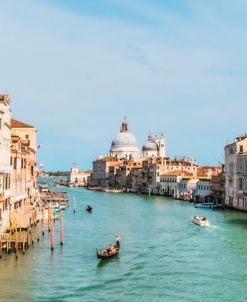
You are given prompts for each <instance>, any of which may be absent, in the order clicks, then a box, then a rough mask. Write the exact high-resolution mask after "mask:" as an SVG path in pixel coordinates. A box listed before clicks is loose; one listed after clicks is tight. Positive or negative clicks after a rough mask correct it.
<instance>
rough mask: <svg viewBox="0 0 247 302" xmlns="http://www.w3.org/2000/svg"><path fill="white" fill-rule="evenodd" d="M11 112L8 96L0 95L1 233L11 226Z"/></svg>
mask: <svg viewBox="0 0 247 302" xmlns="http://www.w3.org/2000/svg"><path fill="white" fill-rule="evenodd" d="M10 121H11V111H10V97H9V95H8V94H1V95H0V232H2V231H4V230H5V229H6V228H7V227H8V225H9V210H10V197H11V190H10V173H11V166H10V146H11V128H10Z"/></svg>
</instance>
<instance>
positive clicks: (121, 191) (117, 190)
mask: <svg viewBox="0 0 247 302" xmlns="http://www.w3.org/2000/svg"><path fill="white" fill-rule="evenodd" d="M104 192H107V193H123V192H125V189H107V188H105V189H104Z"/></svg>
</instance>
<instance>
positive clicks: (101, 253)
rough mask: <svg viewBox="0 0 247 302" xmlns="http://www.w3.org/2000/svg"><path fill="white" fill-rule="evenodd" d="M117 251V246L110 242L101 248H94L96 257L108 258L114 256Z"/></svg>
mask: <svg viewBox="0 0 247 302" xmlns="http://www.w3.org/2000/svg"><path fill="white" fill-rule="evenodd" d="M118 252H119V248H118V247H117V246H116V245H115V244H110V245H108V246H107V247H104V248H102V249H96V254H97V258H98V259H108V258H112V257H114V256H116V255H117V254H118Z"/></svg>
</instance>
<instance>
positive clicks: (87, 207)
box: [86, 204, 93, 213]
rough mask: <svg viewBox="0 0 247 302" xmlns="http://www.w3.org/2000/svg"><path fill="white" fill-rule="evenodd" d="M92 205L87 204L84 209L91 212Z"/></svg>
mask: <svg viewBox="0 0 247 302" xmlns="http://www.w3.org/2000/svg"><path fill="white" fill-rule="evenodd" d="M92 210H93V207H92V206H90V204H89V205H87V206H86V211H88V212H90V213H92Z"/></svg>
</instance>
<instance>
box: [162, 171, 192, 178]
mask: <svg viewBox="0 0 247 302" xmlns="http://www.w3.org/2000/svg"><path fill="white" fill-rule="evenodd" d="M160 176H181V177H186V176H188V177H193V174H192V173H189V172H187V171H182V170H177V171H172V172H168V173H166V174H163V175H160Z"/></svg>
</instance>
